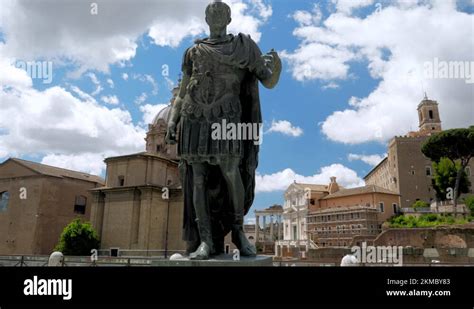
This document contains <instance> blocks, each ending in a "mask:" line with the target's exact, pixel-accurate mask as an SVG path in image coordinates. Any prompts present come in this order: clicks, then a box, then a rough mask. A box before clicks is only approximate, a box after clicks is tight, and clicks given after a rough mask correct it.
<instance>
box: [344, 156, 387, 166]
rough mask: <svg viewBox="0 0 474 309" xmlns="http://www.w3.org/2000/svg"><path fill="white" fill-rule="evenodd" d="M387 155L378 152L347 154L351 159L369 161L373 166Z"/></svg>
mask: <svg viewBox="0 0 474 309" xmlns="http://www.w3.org/2000/svg"><path fill="white" fill-rule="evenodd" d="M385 157H386V155H378V154H373V155H361V154H355V153H350V154H348V155H347V159H348V160H349V161H354V160H360V161H362V162H364V163H367V164H368V165H371V166H376V165H377V164H379V163H380V161H382V160H383V158H385Z"/></svg>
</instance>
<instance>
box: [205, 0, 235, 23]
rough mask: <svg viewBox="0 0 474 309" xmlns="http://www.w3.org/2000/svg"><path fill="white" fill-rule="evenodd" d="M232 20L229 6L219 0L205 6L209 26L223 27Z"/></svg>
mask: <svg viewBox="0 0 474 309" xmlns="http://www.w3.org/2000/svg"><path fill="white" fill-rule="evenodd" d="M231 21H232V18H231V14H230V7H229V6H228V5H227V4H225V3H224V2H221V1H213V2H212V3H210V4H209V5H208V6H207V8H206V22H207V24H208V25H209V27H211V28H218V29H219V28H225V27H227V25H228V24H230V22H231Z"/></svg>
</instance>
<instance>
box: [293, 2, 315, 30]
mask: <svg viewBox="0 0 474 309" xmlns="http://www.w3.org/2000/svg"><path fill="white" fill-rule="evenodd" d="M292 17H293V19H294V20H295V21H296V22H297V23H299V24H300V26H309V25H317V24H319V23H320V22H321V19H322V17H323V14H322V13H321V9H320V8H319V5H318V4H314V5H313V10H312V12H311V13H310V12H308V11H296V12H294V13H293V15H292Z"/></svg>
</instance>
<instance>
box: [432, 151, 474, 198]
mask: <svg viewBox="0 0 474 309" xmlns="http://www.w3.org/2000/svg"><path fill="white" fill-rule="evenodd" d="M460 165H461V164H460V163H459V162H456V165H455V164H454V163H453V161H451V160H449V159H448V158H441V159H440V160H439V162H438V163H436V162H433V169H434V175H433V178H432V179H431V182H432V185H433V189H434V190H435V191H436V197H437V198H438V200H441V201H445V200H447V195H448V188H454V187H455V186H456V177H457V173H458V170H459V169H460V168H461V166H460ZM470 185H471V183H470V181H469V178H468V177H467V174H466V172H465V171H463V172H462V176H461V183H460V185H459V189H458V192H459V195H460V194H461V193H468V192H469V187H470Z"/></svg>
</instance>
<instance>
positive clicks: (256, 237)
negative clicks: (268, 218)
mask: <svg viewBox="0 0 474 309" xmlns="http://www.w3.org/2000/svg"><path fill="white" fill-rule="evenodd" d="M259 220H260V217H259V216H257V215H255V243H257V242H258V239H259V238H258V236H259V235H258V234H259V232H260V227H259Z"/></svg>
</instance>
